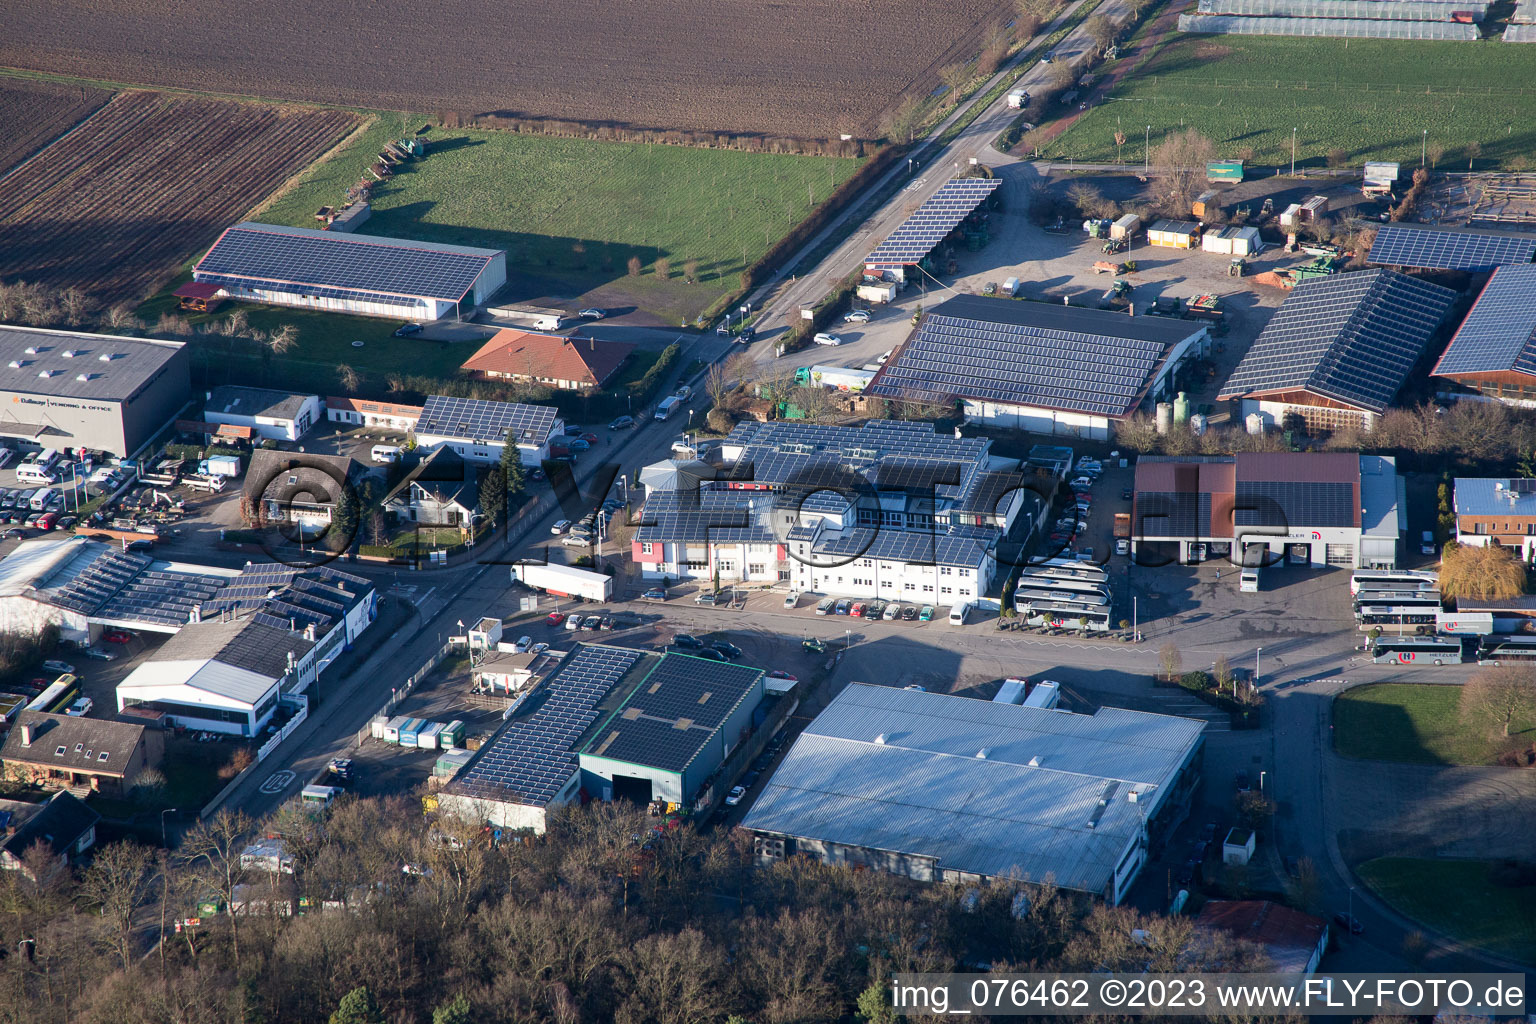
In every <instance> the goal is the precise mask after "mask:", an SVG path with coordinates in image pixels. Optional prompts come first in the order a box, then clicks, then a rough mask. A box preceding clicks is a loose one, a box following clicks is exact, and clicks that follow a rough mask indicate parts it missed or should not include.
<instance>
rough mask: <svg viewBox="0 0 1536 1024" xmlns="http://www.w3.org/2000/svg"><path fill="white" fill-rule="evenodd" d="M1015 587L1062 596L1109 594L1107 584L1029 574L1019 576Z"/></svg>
mask: <svg viewBox="0 0 1536 1024" xmlns="http://www.w3.org/2000/svg"><path fill="white" fill-rule="evenodd" d="M1015 586H1016V587H1019V588H1023V589H1026V590H1049V591H1052V592H1056V591H1059V592H1061V593H1063V594H1066V593H1077V594H1104V595H1108V594H1109V584H1108V583H1095V582H1094V581H1093V580H1064V579H1058V578H1057V577H1055V576H1033V575H1031V574H1029V573H1024V574H1023V575H1022V576H1020V577H1019V580H1018V583H1016V584H1015Z"/></svg>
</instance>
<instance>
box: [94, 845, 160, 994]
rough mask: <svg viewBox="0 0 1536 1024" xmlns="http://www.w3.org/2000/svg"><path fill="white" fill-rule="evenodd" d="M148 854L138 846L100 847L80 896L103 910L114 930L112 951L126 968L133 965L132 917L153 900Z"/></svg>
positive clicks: (112, 931)
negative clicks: (151, 897) (151, 896)
mask: <svg viewBox="0 0 1536 1024" xmlns="http://www.w3.org/2000/svg"><path fill="white" fill-rule="evenodd" d="M153 875H154V871H153V869H152V868H151V859H150V855H149V851H148V850H147V849H145V848H144V847H142V846H139V845H138V844H137V843H126V842H123V843H108V844H107V845H106V846H102V847H99V848H98V849H97V850H96V853H95V855H94V856H93V857H92V859H91V866H90V868H89V869H88V870H87V871H86V873H85V878H84V879H83V880H82V881H81V883H80V896H81V898H82V899H83V900H84V901H85V902H86V903H87V904H88V905H89V906H93V907H95V908H96V909H97V910H98V911H100V913H101V916H102V919H103V920H104V921H106V923H107V924H108V926H109V927H110V928H111V936H112V951H113V952H114V953H116V954H117V956H118V958H119V959H120V960H121V961H122V964H123V969H124V970H127V969H128V968H129V967H132V966H133V961H134V954H135V952H136V950H135V949H134V941H133V915H134V914H135V913H137V912H138V910H139V908H140V907H143V906H144V905H146V904H147V903H148V902H149V899H150V889H151V886H150V882H151V881H152V879H153Z"/></svg>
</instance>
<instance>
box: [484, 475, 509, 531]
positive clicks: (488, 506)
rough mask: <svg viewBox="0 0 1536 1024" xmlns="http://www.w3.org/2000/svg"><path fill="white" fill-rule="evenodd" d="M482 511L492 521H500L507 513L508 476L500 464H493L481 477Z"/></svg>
mask: <svg viewBox="0 0 1536 1024" xmlns="http://www.w3.org/2000/svg"><path fill="white" fill-rule="evenodd" d="M480 511H482V512H484V513H485V514H486V516H488V517H489V518H490V520H491V522H492V523H499V522H501V519H502V517H503V516H504V515H506V513H507V478H506V474H504V473H503V472H502V471H501V467H500V466H492V467H491V468H490V469H488V470H486V472H485V475H484V476H482V477H481V478H480Z"/></svg>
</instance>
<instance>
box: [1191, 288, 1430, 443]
mask: <svg viewBox="0 0 1536 1024" xmlns="http://www.w3.org/2000/svg"><path fill="white" fill-rule="evenodd" d="M1455 301H1456V293H1455V292H1454V291H1452V290H1451V289H1449V288H1442V287H1441V286H1440V285H1437V284H1431V283H1429V282H1428V281H1421V280H1419V279H1418V278H1415V277H1409V276H1407V275H1406V274H1399V273H1397V272H1396V271H1393V270H1364V271H1359V272H1356V273H1351V274H1335V275H1333V276H1331V277H1320V278H1315V279H1313V280H1311V281H1303V282H1302V283H1301V284H1299V285H1297V286H1296V289H1295V291H1293V292H1291V294H1290V295H1289V296H1287V298H1286V300H1285V301H1284V302H1283V303H1281V305H1280V308H1279V310H1277V311H1276V313H1275V315H1274V317H1273V318H1272V319H1271V320H1270V321H1269V324H1268V325H1267V326H1266V327H1265V328H1264V330H1263V331H1262V332H1260V334H1259V336H1258V337H1257V338H1256V339H1254V342H1253V344H1252V345H1251V346H1250V347H1249V349H1248V352H1247V354H1246V355H1244V356H1243V359H1242V361H1241V362H1239V363H1238V364H1237V368H1236V369H1235V370H1233V371H1232V376H1231V377H1229V378H1228V379H1227V383H1226V384H1225V385H1223V386H1222V389H1221V392H1220V395H1219V398H1221V399H1222V400H1228V399H1232V400H1236V401H1237V402H1238V404H1239V410H1240V418H1246V417H1247V416H1249V415H1250V414H1253V413H1257V414H1259V416H1260V417H1262V418H1263V420H1264V423H1265V424H1266V425H1267V426H1271V427H1284V426H1285V425H1286V421H1287V419H1288V418H1290V417H1295V418H1297V419H1299V420H1300V421H1301V422H1302V423H1304V424H1305V426H1306V428H1307V430H1309V431H1312V432H1324V433H1325V432H1328V431H1331V430H1338V429H1341V428H1366V429H1369V428H1370V427H1371V426H1373V425H1374V424H1375V422H1376V418H1377V417H1378V416H1380V415H1381V413H1383V412H1385V411H1386V409H1387V407H1388V406H1389V405H1391V404H1392V401H1393V399H1395V398H1396V397H1397V393H1398V392H1399V391H1401V390H1402V387H1403V384H1404V383H1405V382H1406V381H1407V379H1408V375H1409V373H1410V372H1412V370H1413V367H1414V364H1415V363H1417V362H1418V360H1419V357H1420V356H1422V355H1423V354H1424V349H1425V347H1426V346H1428V345H1429V342H1430V339H1431V338H1432V337H1434V335H1435V332H1436V331H1437V330H1438V329H1439V327H1440V323H1441V321H1443V320H1444V319H1445V316H1446V314H1447V313H1449V312H1450V309H1451V304H1452V303H1453V302H1455Z"/></svg>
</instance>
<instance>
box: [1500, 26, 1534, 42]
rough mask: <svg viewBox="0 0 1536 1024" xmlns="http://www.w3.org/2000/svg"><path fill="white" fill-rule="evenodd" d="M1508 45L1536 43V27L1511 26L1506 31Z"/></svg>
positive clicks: (1505, 36)
mask: <svg viewBox="0 0 1536 1024" xmlns="http://www.w3.org/2000/svg"><path fill="white" fill-rule="evenodd" d="M1504 41H1505V42H1506V43H1536V25H1511V26H1509V27H1508V28H1506V29H1505V30H1504Z"/></svg>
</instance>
